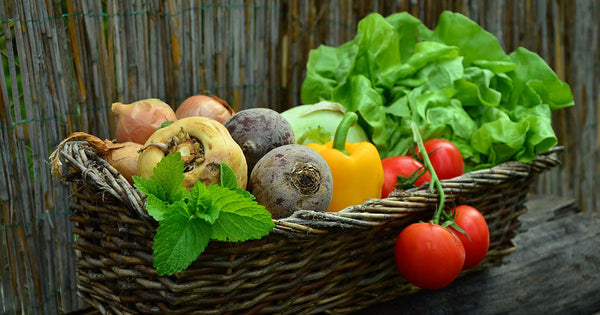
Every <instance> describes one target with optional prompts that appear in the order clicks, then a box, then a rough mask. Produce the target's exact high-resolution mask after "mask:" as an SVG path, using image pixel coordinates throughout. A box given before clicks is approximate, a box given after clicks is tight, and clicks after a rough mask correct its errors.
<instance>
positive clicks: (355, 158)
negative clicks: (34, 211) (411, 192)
mask: <svg viewBox="0 0 600 315" xmlns="http://www.w3.org/2000/svg"><path fill="white" fill-rule="evenodd" d="M357 120H358V116H357V115H356V114H355V113H353V112H348V113H347V114H346V115H345V116H344V119H343V120H342V121H341V122H340V124H339V126H338V127H337V129H336V131H335V136H334V139H333V140H331V141H329V142H327V143H325V144H317V143H309V144H307V145H306V146H308V147H309V148H311V149H313V150H315V151H317V152H318V153H319V154H320V155H321V156H322V157H323V158H324V159H325V161H327V164H328V165H329V168H330V169H331V175H332V177H333V197H332V199H331V203H330V205H329V209H328V210H327V211H329V212H336V211H340V210H342V209H344V208H346V207H348V206H351V205H359V204H362V203H363V202H365V201H366V200H367V199H369V198H381V187H382V186H383V167H382V165H381V157H380V156H379V152H378V151H377V148H376V147H375V146H374V145H373V144H372V143H370V142H357V143H349V142H347V141H346V136H347V135H348V129H349V128H350V127H351V126H352V125H353V124H354V123H356V121H357Z"/></svg>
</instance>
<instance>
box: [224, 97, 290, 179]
mask: <svg viewBox="0 0 600 315" xmlns="http://www.w3.org/2000/svg"><path fill="white" fill-rule="evenodd" d="M224 125H225V127H226V128H227V129H228V130H229V133H230V134H231V137H232V138H233V139H234V140H235V142H237V143H238V144H239V146H240V147H241V148H242V151H243V152H244V156H245V157H246V163H247V164H248V176H250V173H251V172H252V169H253V168H254V165H255V164H256V162H258V160H259V159H260V158H262V157H263V156H264V155H265V154H267V152H269V151H271V150H272V149H274V148H276V147H279V146H282V145H286V144H294V143H296V141H295V138H294V132H293V131H292V127H291V126H290V124H289V123H288V122H287V120H285V119H284V118H283V117H282V116H281V114H279V113H278V112H276V111H274V110H272V109H269V108H249V109H245V110H242V111H239V112H237V113H235V114H234V115H233V116H231V117H230V118H229V119H227V120H226V121H225V123H224Z"/></svg>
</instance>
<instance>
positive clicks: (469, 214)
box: [450, 205, 490, 270]
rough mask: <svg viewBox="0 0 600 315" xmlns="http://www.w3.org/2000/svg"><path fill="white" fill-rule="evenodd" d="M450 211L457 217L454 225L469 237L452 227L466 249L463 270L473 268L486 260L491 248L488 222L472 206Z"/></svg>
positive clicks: (459, 207) (457, 207)
mask: <svg viewBox="0 0 600 315" xmlns="http://www.w3.org/2000/svg"><path fill="white" fill-rule="evenodd" d="M450 211H451V213H452V214H454V215H455V217H454V223H456V225H458V227H460V228H461V229H462V230H463V231H464V232H465V233H466V234H467V236H468V237H469V238H467V236H465V234H463V233H461V232H459V231H458V230H456V229H455V228H453V227H450V230H451V231H452V232H453V233H454V234H455V235H456V236H457V237H458V238H459V239H460V241H461V242H462V244H463V247H464V248H465V264H464V266H463V270H467V269H470V268H473V267H475V266H476V265H477V264H479V263H480V262H481V261H482V260H483V259H484V258H485V256H486V255H487V252H488V249H489V246H490V231H489V228H488V225H487V222H486V221H485V218H484V217H483V215H482V214H481V212H479V210H477V209H475V208H473V207H471V206H467V205H459V206H456V207H455V208H452V209H451V210H450Z"/></svg>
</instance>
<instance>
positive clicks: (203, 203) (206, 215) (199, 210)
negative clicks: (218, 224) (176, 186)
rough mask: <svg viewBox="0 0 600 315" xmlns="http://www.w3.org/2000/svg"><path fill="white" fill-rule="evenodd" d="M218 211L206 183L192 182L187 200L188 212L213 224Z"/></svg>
mask: <svg viewBox="0 0 600 315" xmlns="http://www.w3.org/2000/svg"><path fill="white" fill-rule="evenodd" d="M219 212H220V211H219V208H218V207H217V206H215V204H214V200H213V198H212V196H211V195H210V194H209V193H208V189H207V188H206V185H205V184H204V183H202V182H200V181H197V182H196V183H194V187H193V188H192V190H191V192H190V198H189V200H188V213H189V214H190V215H194V216H196V217H198V218H201V219H203V220H205V221H207V222H208V223H210V224H213V223H215V221H216V220H217V218H218V217H219Z"/></svg>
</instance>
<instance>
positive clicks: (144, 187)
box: [133, 176, 167, 200]
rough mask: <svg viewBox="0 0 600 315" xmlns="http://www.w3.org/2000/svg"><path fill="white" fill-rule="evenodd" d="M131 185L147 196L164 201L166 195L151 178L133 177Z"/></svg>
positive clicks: (160, 186)
mask: <svg viewBox="0 0 600 315" xmlns="http://www.w3.org/2000/svg"><path fill="white" fill-rule="evenodd" d="M133 183H134V186H135V188H137V189H138V190H139V191H141V192H142V193H144V194H145V195H147V196H156V197H157V198H158V199H159V200H165V199H166V195H167V193H166V191H165V190H164V189H163V186H162V185H161V184H160V183H159V182H157V181H155V180H153V179H151V178H148V177H141V176H133Z"/></svg>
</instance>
